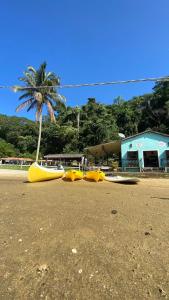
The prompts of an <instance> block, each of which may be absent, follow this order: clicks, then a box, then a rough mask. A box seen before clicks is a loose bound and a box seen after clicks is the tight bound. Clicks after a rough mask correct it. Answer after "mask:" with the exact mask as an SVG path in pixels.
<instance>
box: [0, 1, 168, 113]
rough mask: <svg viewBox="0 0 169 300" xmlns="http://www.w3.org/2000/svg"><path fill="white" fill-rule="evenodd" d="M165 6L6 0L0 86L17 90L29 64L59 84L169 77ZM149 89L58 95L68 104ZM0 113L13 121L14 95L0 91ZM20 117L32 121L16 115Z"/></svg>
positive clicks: (1, 12) (0, 21)
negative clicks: (41, 66) (41, 67)
mask: <svg viewBox="0 0 169 300" xmlns="http://www.w3.org/2000/svg"><path fill="white" fill-rule="evenodd" d="M168 13H169V1H168V0H161V1H159V0H140V1H136V0H105V1H103V0H102V1H101V0H81V1H80V0H61V1H60V0H29V1H28V0H27V1H26V0H24V1H23V0H15V1H14V0H4V1H2V2H1V8H0V53H1V55H0V68H1V70H0V85H3V84H4V85H14V84H18V77H19V76H21V75H22V72H23V71H24V70H25V68H26V67H27V66H28V65H33V66H35V67H38V66H39V64H40V63H42V62H43V61H44V60H46V61H47V63H48V70H50V71H54V72H55V73H56V74H58V75H59V76H60V77H61V83H62V84H65V83H83V82H98V81H111V80H125V79H134V78H142V77H147V76H148V77H151V76H157V77H158V76H162V75H168V74H169V17H168ZM151 89H152V84H150V83H138V84H129V85H124V86H122V85H119V86H107V87H93V88H92V87H88V88H79V89H72V90H70V89H67V90H66V89H65V90H62V94H64V95H65V96H66V98H67V104H68V105H77V104H78V105H81V104H83V103H85V102H86V100H87V98H88V97H96V99H98V101H100V102H104V103H112V102H113V99H114V98H115V97H117V96H119V95H120V96H122V97H124V98H125V99H130V98H131V97H132V96H135V95H141V94H144V93H148V92H151ZM0 103H1V105H0V113H4V114H8V115H14V114H15V107H16V105H17V104H18V94H15V93H12V92H11V91H5V90H0ZM18 116H28V117H29V118H34V114H33V113H30V114H27V113H26V112H21V113H19V114H18Z"/></svg>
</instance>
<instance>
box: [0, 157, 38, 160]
mask: <svg viewBox="0 0 169 300" xmlns="http://www.w3.org/2000/svg"><path fill="white" fill-rule="evenodd" d="M1 160H9V161H10V160H12V161H14V160H17V161H23V160H24V161H33V159H31V158H25V157H2V158H1Z"/></svg>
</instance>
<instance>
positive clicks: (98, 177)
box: [85, 170, 105, 182]
mask: <svg viewBox="0 0 169 300" xmlns="http://www.w3.org/2000/svg"><path fill="white" fill-rule="evenodd" d="M104 177H105V174H104V173H103V172H102V171H99V170H96V171H88V172H86V175H85V178H86V179H89V180H94V181H96V182H98V181H102V180H104Z"/></svg>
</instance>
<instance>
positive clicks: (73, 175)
mask: <svg viewBox="0 0 169 300" xmlns="http://www.w3.org/2000/svg"><path fill="white" fill-rule="evenodd" d="M65 178H66V179H67V180H70V181H75V180H81V179H83V172H81V171H77V170H69V171H67V172H66V174H65Z"/></svg>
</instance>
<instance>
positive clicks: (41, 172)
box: [28, 163, 64, 182]
mask: <svg viewBox="0 0 169 300" xmlns="http://www.w3.org/2000/svg"><path fill="white" fill-rule="evenodd" d="M63 175H64V170H52V169H47V168H45V167H42V166H39V165H38V164H37V163H33V164H32V165H31V166H30V168H29V170H28V181H29V182H38V181H46V180H51V179H57V178H61V177H62V176H63Z"/></svg>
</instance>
